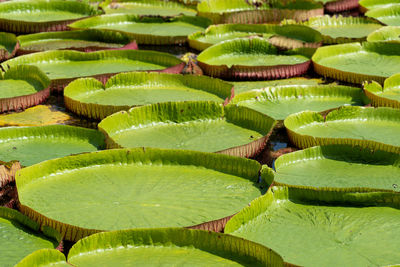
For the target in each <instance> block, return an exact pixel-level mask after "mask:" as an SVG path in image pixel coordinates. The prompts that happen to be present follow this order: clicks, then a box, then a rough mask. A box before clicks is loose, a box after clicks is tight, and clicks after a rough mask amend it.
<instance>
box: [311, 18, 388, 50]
mask: <svg viewBox="0 0 400 267" xmlns="http://www.w3.org/2000/svg"><path fill="white" fill-rule="evenodd" d="M305 24H306V25H307V26H310V27H311V28H313V29H315V30H317V31H319V32H320V33H321V34H322V36H323V38H324V43H325V44H337V43H349V42H355V41H365V39H366V38H367V36H368V34H370V33H371V32H373V31H375V30H377V29H379V28H381V27H382V24H380V23H379V22H377V21H375V20H372V19H369V18H361V17H342V16H338V17H335V16H333V17H330V16H321V17H314V18H310V19H309V20H308V21H307V22H305Z"/></svg>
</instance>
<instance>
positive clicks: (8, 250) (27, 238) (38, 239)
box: [0, 207, 60, 267]
mask: <svg viewBox="0 0 400 267" xmlns="http://www.w3.org/2000/svg"><path fill="white" fill-rule="evenodd" d="M43 230H44V231H45V233H46V234H47V236H46V235H44V234H43V233H39V225H38V224H37V223H36V222H34V221H32V220H31V219H29V218H28V217H26V216H24V215H22V214H21V213H19V212H18V211H16V210H12V209H8V208H4V207H0V252H1V257H0V265H1V266H4V267H7V266H10V267H11V266H14V265H15V264H16V263H18V262H19V261H20V260H21V259H23V258H24V257H25V256H27V255H29V254H30V253H32V252H34V251H36V250H38V249H43V248H56V247H57V246H58V244H59V242H60V236H59V235H58V234H57V233H56V232H55V231H54V230H52V229H49V228H45V229H43Z"/></svg>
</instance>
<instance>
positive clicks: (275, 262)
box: [16, 228, 284, 267]
mask: <svg viewBox="0 0 400 267" xmlns="http://www.w3.org/2000/svg"><path fill="white" fill-rule="evenodd" d="M160 262H161V263H162V265H171V266H249V267H250V266H284V264H283V260H282V258H281V257H280V256H279V255H278V254H276V253H275V252H274V251H272V250H271V249H269V248H266V247H264V246H261V245H259V244H256V243H253V242H250V241H247V240H244V239H242V238H237V237H234V236H230V235H225V234H221V233H213V232H206V231H201V230H188V229H184V228H161V229H146V230H136V229H133V230H122V231H113V232H108V233H98V234H94V235H91V236H90V237H86V238H84V239H81V240H79V241H78V242H77V243H76V244H75V245H74V246H73V247H72V248H71V250H70V251H69V254H68V263H70V264H73V265H74V266H90V265H97V266H98V265H99V263H101V264H102V266H158V265H159V264H160ZM49 263H53V264H54V263H55V264H57V266H58V264H66V261H65V256H64V255H62V254H61V253H60V252H57V251H56V250H50V249H42V250H40V251H37V252H35V253H32V254H31V255H29V256H28V257H26V258H25V259H24V260H23V261H21V262H20V263H19V265H17V266H16V267H24V266H26V267H29V266H34V265H35V266H37V265H40V266H42V265H41V264H49ZM66 266H70V265H66Z"/></svg>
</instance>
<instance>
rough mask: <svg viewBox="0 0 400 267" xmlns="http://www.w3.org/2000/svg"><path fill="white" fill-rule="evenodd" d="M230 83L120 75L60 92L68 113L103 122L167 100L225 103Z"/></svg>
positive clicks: (163, 75) (156, 75) (192, 77)
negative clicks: (102, 81)
mask: <svg viewBox="0 0 400 267" xmlns="http://www.w3.org/2000/svg"><path fill="white" fill-rule="evenodd" d="M232 88H233V86H232V84H229V83H227V82H224V81H222V80H219V79H213V78H209V77H207V76H197V75H181V74H167V73H143V72H130V73H121V74H117V75H115V76H113V77H111V78H110V79H109V80H108V81H107V83H106V84H105V85H103V84H102V83H101V82H99V81H98V80H96V79H93V78H90V79H79V80H76V81H74V82H72V83H70V84H69V85H68V86H67V87H66V88H65V91H64V102H65V106H66V107H67V108H68V109H69V110H71V111H72V112H74V113H76V114H79V115H83V116H86V117H89V118H93V119H103V118H105V117H107V116H108V115H111V114H113V113H115V112H117V111H120V110H128V109H129V108H130V107H134V106H142V105H147V104H155V103H160V102H171V101H206V100H208V101H215V102H219V103H222V102H224V101H225V100H226V101H228V100H230V98H231V95H232Z"/></svg>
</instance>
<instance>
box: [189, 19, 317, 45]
mask: <svg viewBox="0 0 400 267" xmlns="http://www.w3.org/2000/svg"><path fill="white" fill-rule="evenodd" d="M255 35H258V36H262V37H264V38H266V39H268V40H269V42H271V43H272V44H273V45H276V46H278V47H281V48H286V49H294V48H300V47H313V48H317V47H319V46H321V42H322V37H321V34H320V33H319V32H317V31H316V30H313V29H311V28H309V27H307V26H304V25H276V24H252V25H248V24H222V25H211V26H210V27H208V28H207V29H206V30H205V31H201V32H196V33H193V34H191V35H189V37H188V39H189V45H190V47H192V48H194V49H197V50H200V51H201V50H204V49H206V48H208V47H210V46H212V45H214V44H217V43H219V42H222V41H226V40H231V39H234V38H238V37H247V36H255Z"/></svg>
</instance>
